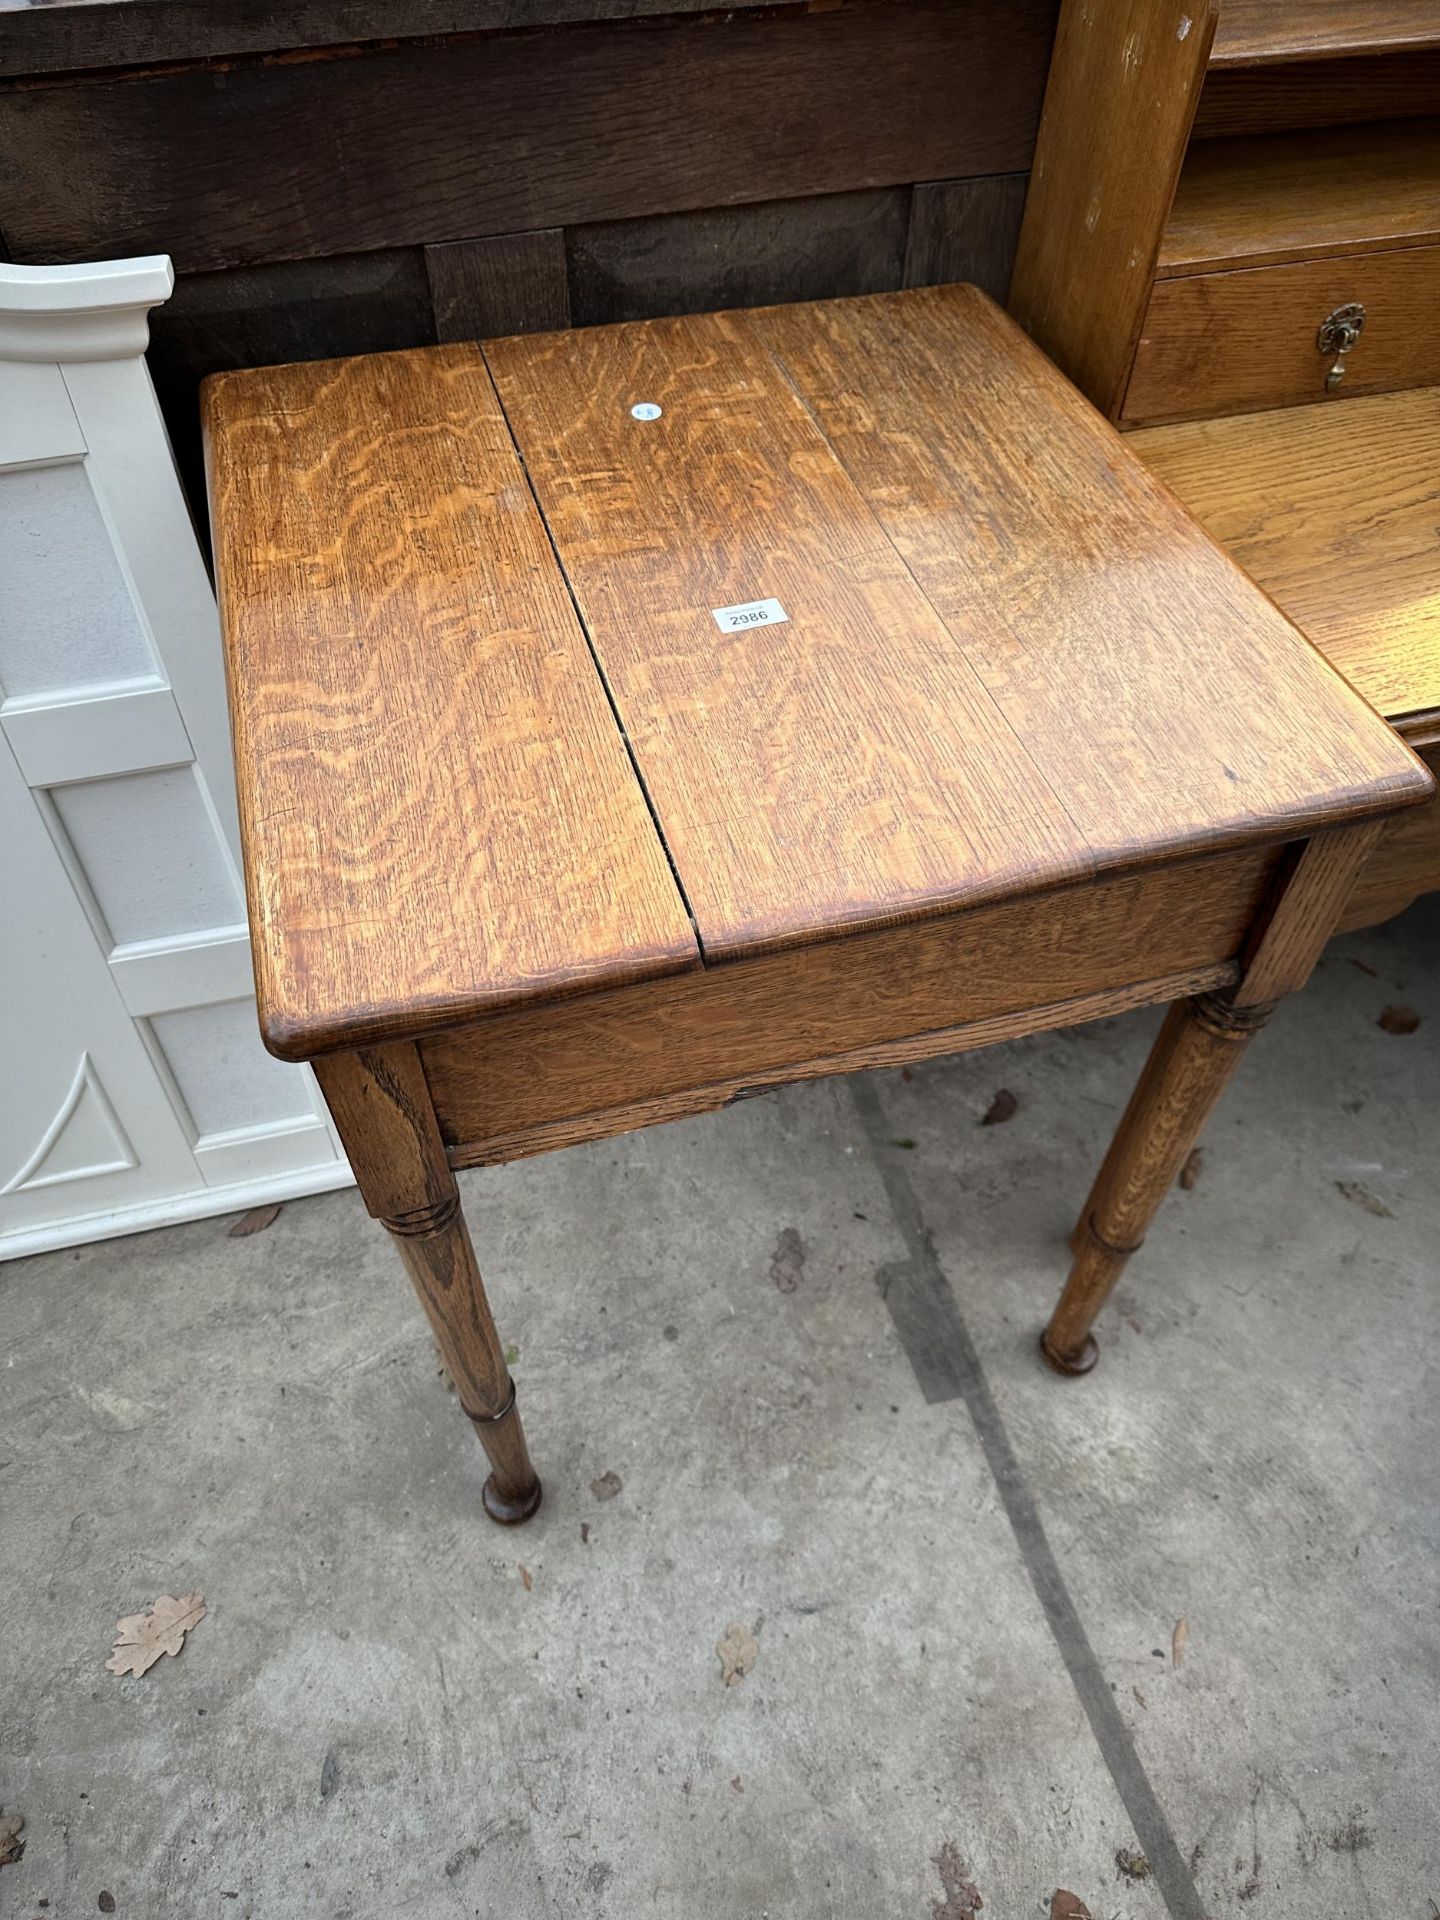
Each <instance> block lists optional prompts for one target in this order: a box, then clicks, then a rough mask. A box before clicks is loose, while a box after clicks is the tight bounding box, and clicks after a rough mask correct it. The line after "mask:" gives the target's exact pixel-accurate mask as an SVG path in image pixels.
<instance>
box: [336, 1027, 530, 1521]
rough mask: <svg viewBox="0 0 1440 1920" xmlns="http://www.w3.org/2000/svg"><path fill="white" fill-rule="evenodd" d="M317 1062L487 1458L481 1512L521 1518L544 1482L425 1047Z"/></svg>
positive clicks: (361, 1177) (370, 1198) (375, 1210)
mask: <svg viewBox="0 0 1440 1920" xmlns="http://www.w3.org/2000/svg"><path fill="white" fill-rule="evenodd" d="M314 1066H315V1071H316V1074H317V1075H318V1077H319V1080H320V1085H321V1088H322V1090H323V1092H324V1094H325V1099H326V1102H327V1104H328V1105H329V1108H330V1111H331V1113H332V1114H333V1115H334V1117H335V1125H336V1126H337V1127H338V1128H339V1131H340V1137H341V1139H342V1140H343V1141H344V1143H345V1151H346V1152H347V1153H348V1154H349V1156H350V1165H351V1166H352V1167H353V1169H354V1171H355V1178H356V1180H357V1181H358V1182H359V1186H360V1192H361V1194H362V1196H363V1197H364V1200H365V1204H366V1206H367V1207H368V1208H369V1210H370V1212H371V1213H372V1214H373V1215H374V1216H375V1218H376V1219H378V1220H379V1221H380V1223H381V1224H382V1226H384V1227H385V1228H386V1229H387V1230H388V1232H389V1233H390V1234H391V1235H392V1236H393V1238H394V1240H395V1244H396V1246H397V1248H398V1249H399V1252H400V1258H401V1259H402V1260H403V1261H404V1263H405V1270H406V1272H407V1273H408V1274H409V1275H410V1278H411V1280H412V1281H413V1282H414V1285H415V1291H416V1292H417V1293H418V1294H419V1296H420V1303H421V1305H422V1306H423V1307H424V1309H425V1312H426V1314H427V1315H428V1316H429V1320H430V1325H431V1327H432V1328H433V1329H434V1333H435V1339H436V1341H437V1343H438V1345H439V1348H440V1352H441V1355H442V1357H443V1359H444V1361H445V1365H446V1366H447V1367H448V1368H449V1371H450V1377H451V1379H452V1380H453V1381H454V1382H455V1391H456V1394H457V1395H458V1397H459V1401H460V1405H461V1406H462V1407H463V1408H464V1410H465V1412H466V1414H467V1415H468V1416H469V1418H470V1420H471V1422H472V1423H473V1425H474V1428H475V1431H476V1433H477V1434H478V1435H479V1436H480V1443H481V1445H482V1446H483V1447H484V1449H485V1452H486V1453H487V1455H488V1456H489V1459H490V1466H491V1469H492V1471H491V1473H490V1477H489V1479H488V1480H486V1482H485V1490H484V1492H483V1494H482V1496H481V1498H482V1500H483V1502H484V1506H485V1511H486V1512H487V1513H488V1514H489V1516H490V1518H491V1519H492V1520H498V1521H500V1522H501V1523H502V1525H507V1526H515V1525H518V1524H519V1522H520V1521H522V1520H528V1519H529V1518H530V1516H531V1514H532V1513H534V1512H535V1510H536V1508H537V1507H538V1506H539V1505H540V1495H541V1489H540V1482H539V1480H538V1479H537V1478H536V1475H535V1469H534V1467H533V1466H532V1465H531V1464H530V1454H529V1451H528V1449H527V1447H526V1445H525V1432H524V1429H523V1427H522V1426H521V1424H520V1415H519V1412H518V1410H517V1409H516V1405H515V1384H514V1382H513V1381H512V1380H511V1378H510V1371H509V1369H508V1367H507V1366H506V1364H505V1352H504V1349H503V1348H502V1346H501V1345H500V1339H499V1336H498V1335H497V1333H496V1331H495V1322H494V1320H493V1319H492V1318H491V1315H490V1303H489V1301H488V1300H487V1299H486V1297H485V1283H484V1281H483V1280H482V1279H481V1278H480V1269H479V1267H478V1266H477V1264H476V1261H475V1249H474V1248H473V1247H472V1245H471V1244H470V1233H469V1229H468V1228H467V1227H466V1225H465V1216H464V1214H463V1213H462V1212H461V1210H460V1194H459V1191H458V1189H457V1188H456V1185H455V1176H454V1174H453V1173H452V1172H451V1171H450V1167H449V1164H448V1162H447V1161H446V1158H445V1149H444V1145H443V1143H442V1141H441V1139H440V1131H439V1128H438V1127H437V1126H436V1124H435V1113H434V1109H433V1107H432V1106H431V1104H430V1095H429V1091H428V1089H427V1088H426V1085H425V1076H424V1073H423V1072H422V1070H421V1067H420V1060H419V1056H418V1055H417V1053H416V1051H415V1049H414V1047H413V1046H411V1045H409V1044H408V1043H397V1044H394V1045H391V1046H385V1047H369V1048H364V1049H362V1050H360V1051H359V1052H356V1053H345V1054H331V1055H327V1056H325V1057H323V1058H322V1059H319V1060H316V1061H315V1062H314Z"/></svg>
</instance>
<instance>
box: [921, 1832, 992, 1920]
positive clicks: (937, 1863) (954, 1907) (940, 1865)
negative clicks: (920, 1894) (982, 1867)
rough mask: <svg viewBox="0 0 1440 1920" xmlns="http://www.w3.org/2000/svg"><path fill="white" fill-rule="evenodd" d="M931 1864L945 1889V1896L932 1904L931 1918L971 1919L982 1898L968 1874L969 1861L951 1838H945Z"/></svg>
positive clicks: (978, 1910) (980, 1906) (976, 1911)
mask: <svg viewBox="0 0 1440 1920" xmlns="http://www.w3.org/2000/svg"><path fill="white" fill-rule="evenodd" d="M933 1864H934V1867H935V1871H936V1872H937V1873H938V1874H939V1876H940V1884H941V1886H942V1887H943V1888H944V1889H945V1898H944V1899H943V1900H936V1901H934V1902H932V1904H931V1908H930V1911H931V1913H932V1914H933V1915H934V1920H970V1916H971V1915H972V1914H976V1913H979V1912H980V1910H981V1908H982V1907H983V1906H984V1905H985V1902H984V1901H983V1900H982V1899H981V1897H980V1889H979V1888H978V1887H977V1886H976V1884H975V1882H974V1881H973V1880H972V1879H971V1877H970V1867H969V1863H968V1862H967V1861H966V1860H965V1859H964V1858H963V1857H962V1855H961V1853H960V1849H959V1848H958V1847H957V1846H956V1845H955V1842H954V1841H953V1840H947V1841H946V1842H945V1844H944V1845H943V1846H942V1847H941V1849H940V1851H939V1853H937V1854H936V1855H935V1856H934V1862H933Z"/></svg>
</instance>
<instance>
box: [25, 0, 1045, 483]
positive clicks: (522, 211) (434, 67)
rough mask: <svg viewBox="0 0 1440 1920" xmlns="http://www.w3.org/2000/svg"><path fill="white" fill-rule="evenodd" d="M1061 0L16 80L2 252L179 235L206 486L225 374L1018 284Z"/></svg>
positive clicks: (182, 334) (503, 36)
mask: <svg viewBox="0 0 1440 1920" xmlns="http://www.w3.org/2000/svg"><path fill="white" fill-rule="evenodd" d="M124 6H125V0H121V5H119V6H115V7H111V8H107V9H105V10H104V11H105V12H107V13H109V14H113V15H115V16H116V17H119V16H120V15H121V13H122V11H123V9H124ZM91 11H93V10H91ZM1055 11H1056V0H1012V4H1010V5H1007V6H1005V7H992V6H989V5H986V4H985V0H806V3H805V4H794V3H793V0H792V3H791V4H776V5H772V6H754V7H748V8H745V9H742V10H733V9H732V10H727V11H726V12H724V13H713V14H705V13H700V14H697V13H695V12H693V11H685V12H680V11H678V10H677V11H675V12H672V13H665V14H660V15H659V16H657V17H640V18H629V19H610V20H605V21H596V20H588V21H584V20H582V21H581V22H579V23H578V24H572V25H559V26H550V27H533V28H528V29H525V30H520V31H493V32H492V31H487V32H471V33H452V34H447V35H443V36H442V35H432V36H427V37H423V38H416V39H408V40H398V41H374V42H370V43H367V44H362V45H328V46H324V47H320V46H316V47H310V48H293V47H292V48H289V49H287V50H286V51H283V52H277V53H273V54H256V53H239V54H236V55H233V56H227V57H224V58H220V57H206V58H202V59H194V58H192V59H182V60H179V61H177V62H175V63H173V64H170V65H167V66H164V67H158V66H153V65H147V66H126V67H115V68H107V69H105V70H103V71H79V72H77V71H68V70H67V71H52V72H46V73H41V72H36V73H32V74H29V75H14V76H13V77H7V78H5V79H3V80H0V152H3V154H4V156H5V161H4V166H3V168H0V245H3V247H4V248H5V250H6V251H7V252H8V255H9V257H10V258H11V259H13V260H17V261H27V262H37V263H40V262H53V261H68V260H85V259H92V258H107V257H108V258H113V257H117V256H121V255H125V254H131V253H149V252H165V253H169V254H170V255H171V257H172V258H173V259H174V261H175V266H176V271H177V275H178V281H177V286H176V291H175V294H174V297H173V299H172V300H171V301H170V303H169V304H168V306H167V307H165V308H164V309H163V310H162V311H160V312H159V313H157V314H156V316H155V319H154V325H153V335H152V346H151V353H150V361H151V368H152V372H153V374H154V377H155V381H156V386H157V389H158V390H159V392H160V395H161V400H162V404H163V405H164V407H165V410H166V414H167V417H168V419H169V421H170V426H171V432H172V435H173V437H174V439H175V443H176V448H177V452H178V454H179V455H180V458H181V463H182V468H183V469H184V471H185V474H186V479H187V484H188V485H189V487H190V491H191V495H192V500H194V502H195V503H196V504H197V506H198V505H199V504H200V499H201V494H202V492H203V489H202V488H201V487H200V486H199V484H198V480H199V468H198V430H197V426H196V406H195V388H196V385H197V383H198V381H199V379H200V378H201V377H202V376H203V375H204V374H206V373H208V372H210V371H212V370H214V369H217V368H222V367H238V366H253V365H263V364H267V363H270V362H274V361H280V360H300V359H316V358H326V357H329V356H332V355H338V354H349V353H359V352H369V351H378V350H383V349H386V348H391V347H405V346H417V345H425V344H428V343H430V342H432V341H435V340H454V339H465V338H484V337H486V336H488V335H494V334H499V333H506V332H523V331H529V330H533V329H536V328H546V327H555V326H563V325H566V324H574V325H592V324H597V323H601V322H604V321H610V320H620V319H632V318H639V317H643V316H646V315H650V314H660V313H676V312H689V311H697V310H701V309H705V308H712V307H723V306H738V305H752V304H760V303H765V302H770V301H787V300H806V299H815V298H822V297H825V296H827V295H831V294H849V293H859V292H865V291H881V290H884V289H887V288H891V287H896V286H902V285H921V284H926V283H930V282H937V281H944V280H950V279H970V280H975V281H977V282H978V283H979V284H980V285H982V286H985V287H987V288H988V289H989V290H990V291H991V292H993V293H994V294H995V295H996V296H997V297H999V298H1002V299H1003V298H1004V295H1005V293H1006V290H1007V287H1008V283H1009V276H1010V267H1011V261H1012V259H1013V254H1014V248H1015V241H1016V237H1017V234H1018V230H1019V220H1020V211H1021V207H1022V204H1023V200H1024V189H1025V178H1026V172H1027V169H1028V166H1029V162H1030V155H1031V152H1032V150H1033V147H1034V142H1035V133H1036V128H1037V125H1038V121H1039V114H1040V105H1041V100H1042V97H1043V92H1044V85H1045V75H1046V69H1047V66H1048V62H1049V54H1050V44H1051V40H1052V38H1053V33H1054V21H1055ZM6 71H7V73H13V65H12V63H7V67H6Z"/></svg>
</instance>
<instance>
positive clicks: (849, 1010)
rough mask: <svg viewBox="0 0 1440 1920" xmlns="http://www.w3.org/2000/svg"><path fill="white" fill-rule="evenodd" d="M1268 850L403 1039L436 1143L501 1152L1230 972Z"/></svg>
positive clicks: (1131, 1002)
mask: <svg viewBox="0 0 1440 1920" xmlns="http://www.w3.org/2000/svg"><path fill="white" fill-rule="evenodd" d="M1282 857H1283V849H1280V848H1277V847H1275V846H1270V847H1265V848H1250V849H1246V850H1244V851H1242V852H1238V853H1228V854H1223V855H1217V856H1210V857H1208V858H1205V859H1201V860H1191V861H1185V862H1182V863H1179V864H1177V865H1175V866H1171V867H1167V868H1161V869H1156V870H1152V871H1150V872H1147V873H1143V874H1139V875H1129V876H1125V877H1122V878H1111V879H1106V880H1104V881H1100V882H1095V883H1087V884H1082V885H1077V886H1072V887H1067V888H1063V889H1060V890H1057V891H1055V892H1053V893H1051V894H1047V895H1045V896H1043V897H1041V898H1039V899H1029V900H1021V901H1013V902H1005V903H1003V904H1000V905H996V906H990V907H981V908H977V909H974V910H973V911H971V912H968V913H961V914H952V915H947V916H945V917H944V918H941V919H936V920H931V921H926V922H922V923H919V924H916V925H910V926H904V927H891V928H885V929H883V930H881V931H878V932H874V933H869V934H863V935H856V936H852V937H850V938H847V939H841V940H834V941H829V942H826V943H824V944H821V945H817V946H810V947H804V948H799V949H789V950H786V951H783V952H779V953H770V954H765V955H761V956H759V957H757V958H754V959H749V960H741V961H735V962H732V963H729V964H725V965H721V966H716V967H710V968H706V969H705V970H704V971H701V972H695V973H689V974H682V975H677V976H675V977H673V978H671V979H668V980H661V981H651V982H648V983H646V984H644V985H637V986H634V987H621V988H616V989H613V990H611V991H609V992H606V993H599V994H591V995H587V996H585V997H584V998H580V999H571V1000H567V1001H562V1002H558V1003H555V1004H553V1005H549V1006H542V1007H532V1008H527V1009H523V1010H518V1011H516V1012H514V1013H504V1014H498V1015H495V1016H494V1017H492V1018H490V1019H487V1020H485V1021H483V1022H477V1023H475V1024H474V1025H471V1026H469V1027H465V1028H457V1029H455V1030H453V1031H451V1032H448V1033H444V1034H440V1035H437V1036H435V1037H434V1038H432V1039H429V1040H422V1041H421V1042H420V1056H421V1061H422V1064H423V1066H424V1071H425V1075H426V1079H427V1082H428V1084H429V1088H430V1094H431V1098H432V1100H433V1101H434V1105H435V1112H436V1116H437V1119H438V1121H439V1126H440V1131H441V1137H442V1139H443V1140H444V1143H445V1147H446V1152H447V1155H448V1158H449V1160H450V1163H451V1165H452V1166H456V1167H466V1166H478V1165H489V1164H494V1163H498V1162H501V1161H505V1160H511V1159H517V1158H521V1157H523V1156H525V1155H527V1154H532V1153H539V1152H546V1151H550V1150H551V1149H553V1148H556V1147H560V1146H565V1145H570V1144H573V1143H575V1142H577V1141H581V1140H591V1139H602V1138H605V1137H606V1136H608V1135H610V1134H614V1133H621V1132H625V1131H628V1130H630V1129H632V1128H635V1127H639V1126H645V1125H649V1124H651V1123H653V1122H655V1121H657V1120H663V1119H672V1118H678V1117H680V1116H682V1115H685V1114H690V1113H700V1112H705V1111H708V1110H711V1109H713V1108H716V1107H720V1106H724V1105H727V1104H728V1103H729V1102H730V1101H732V1100H734V1099H737V1098H740V1097H742V1096H743V1095H744V1094H745V1093H747V1092H751V1091H757V1090H760V1089H763V1088H765V1087H769V1086H775V1085H780V1084H783V1083H785V1082H787V1081H792V1080H803V1079H811V1078H817V1077H819V1076H821V1075H825V1074H830V1073H838V1072H846V1071H852V1070H855V1069H857V1068H864V1067H872V1066H886V1065H897V1064H901V1063H903V1062H905V1061H911V1060H922V1059H926V1058H929V1057H932V1056H936V1055H940V1054H945V1053H954V1052H961V1051H965V1050H967V1049H968V1048H972V1047H979V1046H986V1045H989V1044H991V1043H993V1042H995V1041H999V1040H1004V1039H1011V1038H1015V1037H1018V1036H1019V1035H1022V1034H1026V1033H1033V1032H1038V1031H1041V1030H1044V1029H1046V1028H1053V1027H1060V1026H1066V1025H1072V1024H1076V1023H1078V1022H1080V1021H1084V1020H1091V1019H1099V1018H1102V1017H1104V1016H1106V1015H1108V1014H1112V1013H1118V1012H1122V1011H1124V1010H1125V1009H1127V1008H1130V1007H1136V1006H1142V1005H1146V1004H1150V1003H1154V1002H1160V1001H1166V1000H1173V999H1176V998H1179V997H1182V996H1184V995H1186V994H1191V993H1197V992H1203V991H1207V990H1210V989H1214V988H1217V987H1223V986H1226V985H1229V984H1231V983H1232V982H1233V981H1234V980H1235V978H1236V977H1237V965H1236V956H1237V955H1238V953H1239V951H1240V949H1241V947H1242V946H1243V944H1244V941H1245V938H1246V935H1247V932H1248V930H1249V928H1250V927H1251V926H1252V924H1253V923H1254V921H1255V917H1256V914H1257V912H1258V910H1259V907H1260V904H1261V902H1262V900H1263V899H1264V897H1265V894H1266V890H1267V888H1268V886H1269V883H1270V881H1271V878H1272V876H1273V875H1274V873H1275V871H1276V867H1277V863H1278V862H1279V861H1280V859H1281V858H1282Z"/></svg>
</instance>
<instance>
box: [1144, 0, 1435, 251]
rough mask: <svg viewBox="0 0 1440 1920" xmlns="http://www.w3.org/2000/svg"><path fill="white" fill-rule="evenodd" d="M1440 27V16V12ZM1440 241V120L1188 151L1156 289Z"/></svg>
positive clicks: (1211, 143)
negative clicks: (1182, 280) (1162, 283)
mask: <svg viewBox="0 0 1440 1920" xmlns="http://www.w3.org/2000/svg"><path fill="white" fill-rule="evenodd" d="M1433 11H1434V13H1435V15H1436V17H1437V19H1440V6H1437V7H1436V8H1434V9H1433ZM1437 237H1440V120H1401V121H1396V122H1393V123H1387V124H1383V125H1376V126H1363V127H1326V128H1322V129H1315V130H1311V131H1307V132H1304V133H1276V134H1267V135H1264V136H1261V137H1258V138H1255V139H1247V140H1203V141H1197V142H1196V143H1195V144H1194V145H1193V146H1192V147H1191V149H1190V152H1189V154H1188V155H1187V157H1186V160H1185V166H1184V170H1183V171H1182V173H1181V176H1180V185H1179V188H1178V190H1177V192H1176V195H1175V201H1174V205H1173V206H1172V208H1171V211H1170V219H1169V221H1168V223H1167V225H1166V228H1165V234H1164V237H1163V239H1162V241H1161V244H1160V257H1159V261H1158V263H1157V266H1156V273H1157V277H1159V278H1160V279H1169V278H1172V277H1173V276H1175V275H1177V274H1187V273H1213V272H1216V271H1223V270H1225V269H1227V268H1232V267H1256V266H1271V265H1275V264H1277V263H1280V262H1283V261H1287V260H1315V259H1321V258H1325V257H1327V256H1331V255H1336V254H1353V253H1371V252H1374V251H1375V250H1377V249H1378V248H1384V247H1401V246H1420V245H1424V244H1425V243H1427V242H1431V241H1434V240H1435V239H1436V238H1437Z"/></svg>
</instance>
